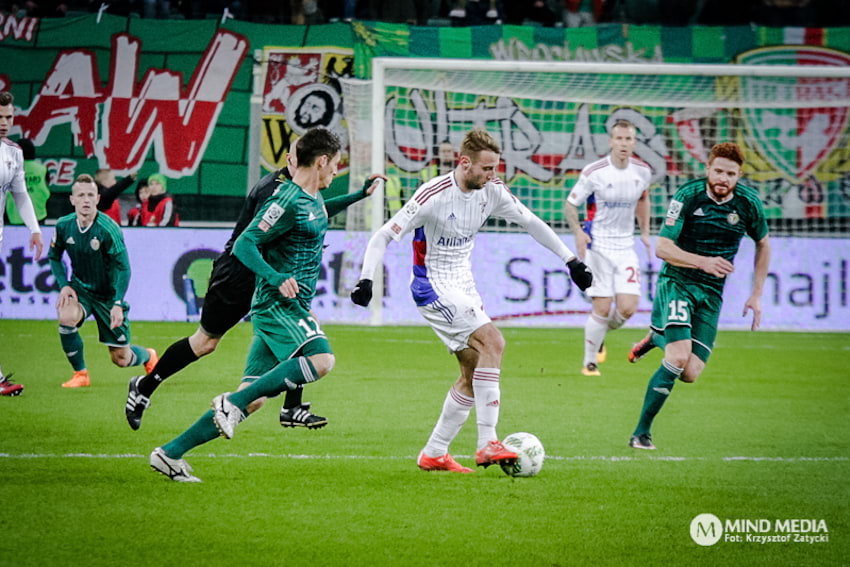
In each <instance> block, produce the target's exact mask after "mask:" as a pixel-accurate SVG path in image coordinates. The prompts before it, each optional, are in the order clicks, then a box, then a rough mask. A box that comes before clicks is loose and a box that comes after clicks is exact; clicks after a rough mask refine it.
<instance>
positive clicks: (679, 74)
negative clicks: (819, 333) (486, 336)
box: [343, 48, 850, 236]
mask: <svg viewBox="0 0 850 567" xmlns="http://www.w3.org/2000/svg"><path fill="white" fill-rule="evenodd" d="M811 53H812V54H811V55H809V58H808V59H807V60H806V61H803V62H802V63H803V64H801V61H798V60H794V61H791V60H787V59H786V58H785V57H784V56H783V55H782V53H781V52H776V53H774V52H773V51H772V50H771V49H769V48H768V49H764V50H761V51H760V52H756V53H753V52H751V53H750V54H748V56H747V58H746V60H741V61H739V62H738V64H732V65H698V64H690V65H685V64H683V65H676V64H603V63H568V62H512V61H482V60H460V59H419V58H376V59H375V60H373V75H372V79H371V80H370V81H345V82H344V85H343V92H344V97H343V99H344V104H345V113H346V119H347V122H348V127H349V135H350V144H351V174H352V175H351V179H352V185H353V186H354V185H358V186H359V183H360V182H361V181H362V179H363V178H364V177H365V175H367V174H368V172H370V171H383V172H385V173H386V174H387V175H388V176H389V178H390V182H389V183H388V184H387V187H386V194H385V196H384V199H383V207H380V206H373V205H372V204H371V203H370V202H369V201H371V200H367V201H366V202H364V203H363V204H362V205H361V206H359V207H357V208H353V209H352V210H351V211H350V212H349V215H348V219H347V221H346V223H347V226H346V228H347V229H348V230H351V231H358V230H359V231H369V230H374V229H376V228H377V227H378V226H380V224H382V223H383V222H384V221H385V220H386V219H387V218H389V216H390V215H391V214H392V213H394V212H395V211H396V210H398V208H399V207H400V206H401V204H403V203H404V202H405V201H406V200H407V199H408V198H409V197H410V196H411V195H412V194H413V192H414V191H415V190H416V188H417V187H418V186H419V185H420V184H421V183H422V182H423V180H426V179H428V178H430V177H432V176H433V175H434V174H435V173H436V172H437V171H439V167H440V165H439V157H438V154H439V148H440V145H441V144H442V143H445V142H448V143H450V144H451V145H452V147H453V148H454V151H455V152H456V151H457V148H458V146H459V144H460V141H461V139H462V138H463V136H464V134H465V133H466V132H467V131H468V130H469V129H470V128H472V127H475V126H479V127H484V128H486V129H487V130H488V131H489V132H490V133H491V134H493V135H494V136H495V138H496V139H497V141H499V143H500V144H501V147H502V163H501V171H500V176H501V177H502V178H503V180H505V182H506V183H507V184H508V186H510V187H511V190H512V191H513V192H514V194H516V195H517V196H518V197H519V198H520V199H521V200H522V201H523V202H524V203H525V204H526V205H527V206H528V207H530V208H531V209H532V210H533V211H534V212H535V213H536V214H538V215H539V216H540V217H541V218H543V219H544V220H545V221H547V222H548V223H549V224H550V225H551V226H552V227H553V228H555V229H556V230H558V231H563V230H565V228H566V226H565V218H564V213H563V209H564V202H565V199H566V196H567V194H568V192H569V189H570V188H571V187H572V186H573V184H574V183H575V181H576V179H577V178H578V174H579V172H580V171H581V169H582V167H584V166H585V165H586V164H588V163H589V162H591V161H593V160H595V159H597V158H599V157H601V156H603V155H605V154H606V153H608V149H609V148H608V130H609V127H610V125H611V124H613V123H614V122H615V121H616V120H618V119H626V120H629V121H630V122H632V123H633V124H634V125H635V126H636V129H637V137H638V144H637V148H636V155H637V156H638V157H639V158H641V159H643V160H644V161H645V162H647V163H648V164H649V165H650V166H651V167H652V170H653V184H652V188H651V202H652V217H653V220H654V223H655V225H656V227H655V228H656V230H655V231H654V232H657V225H658V224H659V223H660V219H661V218H663V216H664V213H665V211H666V206H667V202H668V200H669V198H670V197H671V196H672V194H673V193H674V192H675V191H676V189H677V187H678V186H679V185H681V184H682V183H684V182H685V181H687V180H690V179H693V178H694V177H699V176H703V175H704V167H705V162H706V158H707V155H708V152H709V150H710V148H711V146H712V145H713V144H715V143H717V142H725V141H734V142H736V143H738V144H739V145H740V146H742V147H743V148H744V150H745V154H746V159H747V163H746V164H745V167H744V182H745V183H747V184H750V185H752V186H754V187H755V188H757V189H758V190H759V191H760V192H761V196H762V200H763V202H764V205H765V209H766V212H767V215H768V217H769V223H770V228H771V233H772V234H774V235H795V236H806V235H819V236H825V235H830V236H832V235H839V236H847V235H848V234H850V150H848V146H850V140H848V138H850V133H848V110H850V66H848V65H850V60H848V57H847V55H846V54H843V53H840V52H836V51H832V50H828V49H818V50H816V51H812V52H811ZM484 230H493V231H510V230H513V227H511V226H505V225H504V224H502V223H499V222H497V221H493V222H492V223H491V224H490V225H489V226H487V227H485V228H484Z"/></svg>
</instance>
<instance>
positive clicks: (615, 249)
mask: <svg viewBox="0 0 850 567" xmlns="http://www.w3.org/2000/svg"><path fill="white" fill-rule="evenodd" d="M635 134H636V132H635V127H634V126H633V125H632V123H631V122H628V121H626V120H618V121H617V122H615V123H614V126H613V127H612V128H611V136H610V138H609V140H608V145H609V146H610V147H611V153H610V154H608V155H607V156H605V157H603V158H602V159H600V160H597V161H594V162H593V163H591V164H588V165H587V166H585V168H584V169H582V170H581V175H580V176H579V178H578V181H577V182H576V184H575V186H574V187H573V190H572V191H571V192H570V195H569V197H567V204H566V215H567V222H569V224H570V228H572V230H573V232H574V233H575V237H576V254H578V256H579V258H582V259H583V260H585V261H586V262H587V265H588V266H589V267H590V269H591V270H592V271H593V285H592V286H590V288H588V290H587V295H589V296H590V297H591V301H592V310H591V312H590V316H589V317H588V318H587V322H586V323H585V325H584V363H583V365H582V368H581V372H582V374H584V375H585V376H599V375H600V374H601V373H600V372H599V366H598V363H601V362H603V361H604V360H605V351H604V349H603V344H604V342H605V335H606V334H607V333H608V331H609V330H614V329H619V328H620V327H622V326H623V323H625V322H626V321H628V320H629V318H630V317H631V316H632V315H634V312H635V310H636V309H637V305H638V299H639V298H640V263H639V262H638V257H637V254H636V253H635V249H634V232H635V217H637V222H638V226H639V227H640V239H641V241H642V242H643V244H644V246H646V249H647V254H649V252H650V249H649V196H648V191H647V188H648V187H649V178H650V176H651V171H650V169H649V166H648V165H647V164H645V163H644V162H642V161H640V160H639V159H637V158H635V157H634V156H633V155H632V154H633V153H634V149H635V143H636V141H637V140H636V138H635ZM582 203H586V204H587V220H586V222H585V225H584V227H582V225H581V223H579V220H578V207H579V206H580V205H581V204H582Z"/></svg>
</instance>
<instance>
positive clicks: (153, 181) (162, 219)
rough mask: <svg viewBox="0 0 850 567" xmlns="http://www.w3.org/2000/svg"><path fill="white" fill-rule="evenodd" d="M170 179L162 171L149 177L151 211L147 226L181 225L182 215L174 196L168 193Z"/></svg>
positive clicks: (148, 208) (149, 205) (148, 207)
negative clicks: (175, 204) (176, 205)
mask: <svg viewBox="0 0 850 567" xmlns="http://www.w3.org/2000/svg"><path fill="white" fill-rule="evenodd" d="M167 187H168V181H167V180H166V178H165V176H164V175H163V174H161V173H154V174H153V175H151V176H149V177H148V192H149V195H150V196H149V197H148V203H147V207H145V208H146V209H147V210H148V212H149V213H150V217H149V218H148V220H147V222H146V223H145V226H180V215H178V214H177V210H176V208H175V206H174V197H172V196H171V195H169V194H168V193H166V188H167Z"/></svg>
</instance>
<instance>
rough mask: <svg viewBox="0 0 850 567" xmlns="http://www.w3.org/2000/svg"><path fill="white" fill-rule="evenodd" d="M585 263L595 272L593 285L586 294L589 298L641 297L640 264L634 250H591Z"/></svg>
mask: <svg viewBox="0 0 850 567" xmlns="http://www.w3.org/2000/svg"><path fill="white" fill-rule="evenodd" d="M584 261H585V263H586V264H587V265H588V267H590V271H591V272H593V284H592V285H591V286H590V287H589V288H587V289H586V290H585V292H584V293H585V294H586V295H587V296H588V297H614V296H615V295H618V294H621V293H622V294H627V295H640V262H639V261H638V256H637V253H635V251H634V249H628V250H618V251H607V250H606V251H605V252H599V251H595V250H593V249H590V250H588V251H587V256H586V257H585V259H584Z"/></svg>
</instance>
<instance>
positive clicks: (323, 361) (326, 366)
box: [310, 353, 336, 378]
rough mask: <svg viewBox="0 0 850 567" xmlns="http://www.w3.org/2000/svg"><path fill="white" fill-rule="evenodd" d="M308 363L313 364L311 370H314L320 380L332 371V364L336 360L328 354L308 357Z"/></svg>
mask: <svg viewBox="0 0 850 567" xmlns="http://www.w3.org/2000/svg"><path fill="white" fill-rule="evenodd" d="M310 362H311V363H312V364H313V368H315V369H316V374H318V375H319V378H321V377H322V376H324V375H326V374H328V373H329V372H330V371H331V370H333V367H334V364H336V358H335V357H334V355H332V354H330V353H322V354H314V355H313V356H311V357H310Z"/></svg>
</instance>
